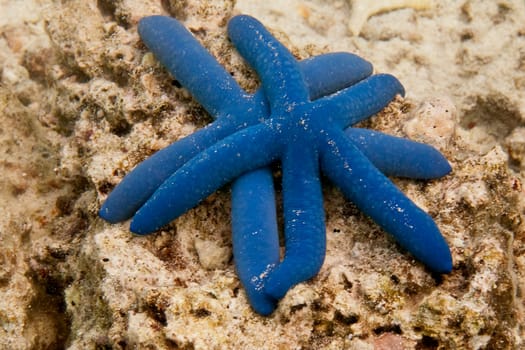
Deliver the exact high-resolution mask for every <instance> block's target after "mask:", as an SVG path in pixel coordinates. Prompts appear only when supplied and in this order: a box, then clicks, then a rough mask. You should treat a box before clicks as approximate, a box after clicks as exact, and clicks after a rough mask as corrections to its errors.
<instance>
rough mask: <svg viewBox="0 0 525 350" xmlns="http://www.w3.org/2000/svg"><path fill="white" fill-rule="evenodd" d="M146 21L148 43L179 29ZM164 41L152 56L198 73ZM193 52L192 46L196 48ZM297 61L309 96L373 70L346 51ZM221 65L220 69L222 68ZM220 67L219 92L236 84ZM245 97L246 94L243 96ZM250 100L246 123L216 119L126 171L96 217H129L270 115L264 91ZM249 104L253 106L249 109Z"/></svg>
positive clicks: (244, 112) (245, 108)
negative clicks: (191, 165) (211, 151)
mask: <svg viewBox="0 0 525 350" xmlns="http://www.w3.org/2000/svg"><path fill="white" fill-rule="evenodd" d="M165 19H166V20H168V23H171V22H177V21H175V20H173V19H170V18H165ZM144 21H145V22H141V23H142V27H143V33H144V34H143V35H145V36H147V37H148V41H151V42H153V43H156V40H159V38H158V37H157V36H155V35H154V34H155V33H156V35H158V36H160V38H161V39H162V38H164V37H173V36H176V35H177V34H178V32H179V31H180V28H179V25H176V24H175V25H168V26H167V27H163V26H161V27H160V28H157V29H156V30H155V31H153V30H151V29H150V28H149V27H150V26H154V25H155V24H158V23H157V18H155V19H154V21H151V22H150V21H146V20H144ZM160 22H161V24H162V23H164V18H163V20H162V21H160ZM164 32H165V33H164ZM159 33H160V34H162V35H160V34H159ZM183 34H184V35H183V37H184V36H188V35H190V34H189V33H184V32H183ZM190 36H191V35H190ZM193 41H194V42H192V41H191V40H190V38H186V44H187V45H190V46H191V45H200V44H199V43H198V42H197V41H196V40H195V39H194V40H193ZM168 43H169V45H167V43H166V42H165V43H164V44H163V45H160V44H151V48H152V50H153V52H154V53H155V55H156V56H157V55H158V56H159V57H160V58H161V59H162V60H163V63H164V60H166V63H165V64H167V65H168V69H169V70H170V72H171V73H172V74H173V75H175V74H177V72H179V71H180V70H182V68H180V69H179V66H189V67H190V70H191V71H192V72H193V74H194V75H199V74H200V73H201V72H200V71H198V69H200V68H201V67H200V65H198V66H193V64H194V61H195V60H194V59H192V58H191V57H190V58H188V57H185V58H184V59H183V60H182V59H178V60H171V58H172V56H170V55H168V53H171V52H173V51H174V49H173V47H172V46H171V45H173V44H174V43H173V42H171V41H170V42H168ZM177 47H178V46H177ZM193 51H196V50H195V49H194V50H193ZM203 51H204V49H203ZM206 53H207V52H206ZM201 54H202V55H204V57H207V55H206V54H205V53H203V52H201ZM299 65H300V67H301V69H302V71H303V72H304V75H305V77H306V83H307V85H308V88H309V91H310V93H311V94H312V96H323V95H326V94H329V93H331V92H333V91H337V90H338V89H341V88H344V87H346V86H350V85H352V84H354V83H355V82H358V81H360V80H362V79H364V78H366V77H367V76H368V75H370V74H371V73H372V66H371V64H370V63H368V62H367V61H365V60H363V59H362V58H360V57H358V56H356V55H352V54H349V53H333V54H326V55H320V56H317V57H314V58H310V59H307V60H304V61H301V62H299ZM220 68H221V69H222V67H220ZM221 69H219V68H217V67H215V68H214V72H215V74H216V75H217V76H216V77H215V79H214V80H211V81H210V82H209V83H210V86H211V84H216V86H217V89H218V90H220V88H221V86H225V85H230V86H234V84H236V83H235V82H232V81H230V80H231V75H230V74H229V73H228V72H226V71H225V70H224V69H222V70H221ZM323 69H324V71H323ZM185 74H186V73H185ZM185 74H183V75H182V76H181V77H179V79H181V80H182V82H183V84H186V80H187V79H188V77H187V76H186V75H185ZM332 78H334V79H332ZM189 85H190V87H189V89H190V92H191V93H194V91H193V89H194V88H195V84H189ZM233 90H235V89H233ZM248 99H249V98H248V97H247V100H248ZM253 100H254V101H253V103H248V102H245V103H241V104H240V105H239V106H237V107H238V108H239V112H238V113H237V114H238V115H240V116H242V117H244V118H246V119H247V120H246V121H241V120H240V117H234V116H230V115H227V116H222V117H219V118H218V119H217V120H216V121H215V122H213V123H212V124H209V125H208V126H207V127H205V128H203V129H200V130H198V131H196V132H195V133H193V134H191V135H188V136H187V137H185V138H182V139H180V140H179V141H177V142H174V143H172V144H171V145H170V146H168V147H166V148H164V149H162V150H160V151H158V152H156V153H155V154H154V155H152V156H151V157H149V158H147V159H146V160H144V161H143V162H141V163H140V164H139V165H137V166H136V167H135V168H134V169H133V171H131V172H130V173H129V174H127V175H126V177H125V178H124V179H123V180H122V181H121V182H120V184H119V185H118V186H117V187H116V188H115V189H114V190H113V191H112V192H111V194H110V195H109V196H108V198H107V199H106V201H105V202H104V204H103V205H102V208H101V209H100V211H99V215H100V216H101V217H102V218H103V219H104V220H106V221H108V222H111V223H116V222H120V221H124V220H127V219H129V218H130V217H132V216H133V215H134V214H135V212H136V211H137V210H138V209H139V208H140V207H141V206H142V205H143V204H144V203H145V202H146V200H147V199H148V198H149V197H150V196H151V195H152V194H153V192H155V190H156V189H157V188H158V187H159V186H160V185H161V184H162V183H163V182H164V181H165V180H166V179H167V178H168V177H169V176H170V175H171V174H173V173H174V172H175V171H176V170H177V169H178V168H180V167H181V166H182V165H183V164H184V163H186V162H187V161H188V160H190V159H191V158H193V157H194V156H195V155H196V154H198V153H199V152H200V151H202V150H204V149H206V148H207V147H209V146H211V145H213V144H214V143H215V142H217V141H218V140H220V139H222V138H224V137H226V136H228V135H230V134H232V133H234V132H235V130H237V129H238V128H239V125H244V124H245V123H246V122H249V123H248V124H251V123H253V122H254V121H255V120H257V116H260V115H267V114H268V106H267V102H266V100H265V96H264V93H263V91H262V89H260V90H259V91H258V92H257V93H256V94H255V95H254V97H253ZM202 102H203V105H204V106H214V104H215V103H217V102H218V101H217V100H216V99H215V97H213V96H212V100H210V101H208V100H206V98H205V101H202ZM223 104H229V102H228V101H227V100H225V101H223ZM253 105H255V106H257V107H256V108H251V107H252V106H253ZM241 107H242V108H241ZM208 108H210V109H211V110H212V111H213V110H219V109H220V108H219V106H216V107H208ZM250 110H251V111H252V113H251V114H250V113H248V111H250ZM250 119H251V121H250Z"/></svg>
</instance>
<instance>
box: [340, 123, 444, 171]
mask: <svg viewBox="0 0 525 350" xmlns="http://www.w3.org/2000/svg"><path fill="white" fill-rule="evenodd" d="M345 134H346V136H347V137H348V138H349V139H350V140H351V141H352V142H353V143H354V145H355V146H357V148H359V150H360V151H361V152H362V153H363V154H364V155H365V156H366V157H367V158H368V160H370V161H371V162H372V163H373V164H374V166H375V167H376V168H378V169H379V170H380V171H381V172H382V173H384V174H385V175H387V176H394V177H406V178H411V179H424V180H430V179H437V178H440V177H442V176H445V175H447V174H448V173H450V172H451V171H452V168H451V167H450V164H449V163H448V161H447V159H446V158H445V157H444V156H443V155H442V154H441V153H440V152H439V151H438V150H437V149H435V148H434V147H432V146H430V145H427V144H424V143H420V142H415V141H412V140H409V139H405V138H402V137H396V136H392V135H388V134H384V133H382V132H379V131H375V130H369V129H360V128H348V129H346V130H345Z"/></svg>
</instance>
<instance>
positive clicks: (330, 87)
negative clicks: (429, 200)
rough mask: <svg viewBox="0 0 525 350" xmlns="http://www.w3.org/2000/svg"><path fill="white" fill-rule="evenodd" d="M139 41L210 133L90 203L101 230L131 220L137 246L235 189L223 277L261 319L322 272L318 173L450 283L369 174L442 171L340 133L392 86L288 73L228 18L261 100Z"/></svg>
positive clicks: (164, 35) (409, 212) (145, 34)
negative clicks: (281, 228)
mask: <svg viewBox="0 0 525 350" xmlns="http://www.w3.org/2000/svg"><path fill="white" fill-rule="evenodd" d="M139 32H140V34H141V37H142V39H143V41H144V42H145V43H146V45H147V46H148V47H149V48H150V49H151V50H152V51H153V52H154V53H155V55H156V57H157V58H158V59H159V61H161V62H162V63H163V64H164V65H165V66H166V67H167V68H168V70H169V71H170V72H171V73H172V74H173V75H174V76H175V77H176V78H177V79H178V80H179V82H181V84H182V85H183V86H185V87H186V88H187V89H188V90H189V91H190V92H191V93H192V94H193V95H194V97H195V98H196V99H197V100H198V101H199V102H200V103H202V104H203V106H204V107H205V108H206V109H207V110H208V111H209V112H210V114H211V115H212V116H213V117H215V118H216V121H215V122H213V123H212V124H210V125H209V126H208V127H206V128H204V129H202V130H201V131H199V132H197V133H195V134H193V135H190V136H189V137H187V138H185V139H183V140H181V141H178V142H176V143H174V144H172V145H171V146H169V147H168V148H166V149H164V150H162V151H159V152H157V153H156V154H155V155H154V156H152V157H150V158H149V159H147V160H146V161H144V162H143V163H141V164H140V165H139V166H137V168H135V169H134V170H133V171H132V172H131V173H130V174H128V176H126V177H125V179H124V180H123V181H122V183H121V184H120V185H119V186H117V188H116V189H115V190H114V191H113V192H112V194H111V195H110V196H109V197H108V200H107V201H106V203H104V206H103V207H102V209H101V211H100V215H101V216H102V217H103V218H104V219H106V220H108V221H110V222H116V221H121V220H125V219H127V218H129V217H130V216H132V215H133V214H134V213H135V211H136V210H137V209H138V208H140V209H139V210H138V212H137V213H136V215H135V217H134V218H133V221H132V223H131V230H132V231H134V232H137V233H140V234H146V233H149V232H152V231H154V230H156V229H158V228H160V227H161V226H163V225H164V224H167V223H168V222H170V221H171V220H173V219H174V218H176V217H177V216H179V215H181V214H182V213H184V212H185V211H187V210H188V209H190V208H192V207H193V206H195V205H197V204H198V202H199V201H200V200H202V199H203V198H205V197H206V196H208V195H209V194H211V193H212V192H213V191H215V190H216V189H217V188H219V187H221V186H222V185H224V184H226V183H228V182H230V181H232V180H235V179H236V178H237V179H238V180H237V181H235V183H234V185H233V187H232V230H233V247H234V257H235V262H236V267H237V271H238V273H239V277H240V279H241V281H242V283H243V285H244V286H245V288H246V291H247V295H248V298H249V299H250V303H251V305H252V306H253V308H254V309H255V310H256V311H257V312H259V313H261V314H269V313H271V312H272V311H273V310H274V308H275V306H276V304H277V301H278V300H279V299H280V298H282V297H283V296H284V294H285V293H286V291H287V290H288V289H289V288H291V287H292V286H293V285H295V284H296V283H299V282H302V281H304V280H306V279H309V278H311V277H312V276H314V275H315V274H316V273H317V272H318V270H319V268H320V267H321V265H322V262H323V260H324V254H325V245H326V243H325V227H324V211H323V206H322V194H321V186H320V181H319V167H321V170H322V171H323V172H324V173H325V175H327V176H328V177H329V178H330V179H332V181H334V183H336V184H337V185H338V186H339V187H340V188H341V190H342V191H343V193H344V194H345V195H346V196H347V197H348V198H349V199H351V200H352V201H353V202H355V203H356V205H357V206H358V207H359V208H360V209H361V210H363V212H364V213H366V214H367V215H369V216H370V217H372V219H374V221H376V223H378V224H379V225H380V226H381V227H383V228H384V229H385V230H386V231H388V232H389V233H391V234H392V235H393V236H394V237H395V238H396V239H397V240H398V242H399V243H400V244H401V245H402V246H403V247H405V248H406V249H407V250H408V251H410V252H411V253H412V254H413V255H414V256H415V257H416V258H418V259H419V260H421V261H422V262H423V263H425V264H426V265H427V266H428V267H429V268H430V269H432V270H434V271H436V272H441V273H445V272H449V271H450V270H451V268H452V260H451V256H450V251H449V249H448V246H447V245H446V242H445V241H444V239H443V237H442V236H441V234H440V233H439V231H438V229H437V227H436V226H435V224H434V222H433V221H432V219H431V218H430V217H429V216H428V215H427V214H426V213H424V212H423V211H422V210H421V209H419V208H418V207H417V206H415V205H414V204H413V203H412V202H411V201H410V200H408V199H407V198H406V197H405V196H404V195H403V194H402V193H401V192H400V191H399V190H397V188H396V187H395V186H394V185H393V184H392V183H391V182H390V181H389V180H388V179H387V178H386V177H385V176H384V175H383V174H382V173H381V172H384V173H385V174H387V175H394V176H405V177H410V178H423V179H431V178H437V177H440V176H443V175H445V174H446V173H448V172H449V171H450V170H451V169H450V166H449V164H448V162H447V161H446V159H445V158H444V157H443V156H442V155H441V154H440V153H439V152H437V151H436V150H435V149H434V148H432V147H430V146H428V145H423V144H419V143H415V142H413V141H409V140H406V139H401V138H397V137H393V136H389V135H385V134H382V133H379V132H374V131H370V130H364V129H353V128H349V129H347V130H346V132H343V129H344V128H345V127H348V126H349V125H351V124H354V123H356V122H358V121H360V120H362V119H365V118H367V117H369V116H370V115H372V114H375V113H377V112H378V111H380V110H381V109H382V108H384V106H385V105H386V104H387V103H388V102H389V101H390V100H392V98H393V97H394V96H395V95H396V94H397V93H400V94H402V93H403V88H402V86H401V85H400V84H399V82H398V81H397V80H396V79H395V78H393V77H392V76H389V75H375V76H371V77H368V76H369V75H370V74H371V66H370V65H369V64H368V63H367V62H366V61H364V60H362V59H359V58H358V57H356V56H353V55H349V54H333V55H326V56H320V57H317V58H315V59H310V60H307V61H306V62H305V61H303V62H301V64H298V63H297V62H296V61H295V59H294V58H293V57H292V56H291V54H290V53H289V52H288V51H287V50H286V49H285V48H284V47H283V46H282V45H281V44H280V43H279V42H278V41H276V40H275V39H274V38H273V37H272V36H271V35H270V34H269V33H268V32H267V31H266V30H265V28H264V27H263V26H262V25H261V24H260V23H259V22H257V21H256V20H255V19H253V18H251V17H248V16H238V17H235V18H233V19H232V20H231V21H230V23H229V35H230V38H231V39H232V42H233V43H234V45H235V46H236V47H237V49H238V50H239V52H240V53H241V55H242V56H243V57H244V58H245V59H246V60H247V61H248V63H249V64H250V65H252V67H254V68H255V70H256V71H257V72H258V73H259V75H260V77H261V81H262V86H263V90H264V94H263V93H261V92H258V93H256V94H255V95H247V94H246V93H245V92H244V91H243V90H241V89H240V88H239V87H238V85H237V84H236V83H235V81H234V80H233V79H232V78H231V76H230V75H229V74H228V73H227V72H225V71H224V70H223V68H222V67H220V66H219V65H218V64H217V63H216V61H215V60H214V59H213V58H212V57H211V56H210V55H209V53H207V52H206V51H205V50H204V49H203V48H202V47H201V46H200V45H199V44H198V43H197V42H196V40H195V39H194V38H193V37H192V36H191V34H189V32H188V31H187V30H186V29H185V28H184V27H182V25H180V24H179V23H178V22H176V21H175V20H172V19H169V18H166V17H160V16H154V17H148V18H145V19H143V20H142V21H141V23H140V25H139ZM336 61H338V62H339V63H338V64H339V65H338V66H335V65H334V63H335V62H336ZM334 68H336V69H334ZM366 77H368V78H366ZM348 86H349V87H348ZM334 91H337V92H336V93H334V94H332V95H329V96H326V97H321V96H324V95H327V94H329V93H332V92H334ZM265 96H266V97H267V99H268V101H269V103H267V102H266V98H265ZM317 98H318V99H317ZM275 160H280V161H281V162H282V168H283V201H284V217H285V240H286V253H285V257H284V259H283V260H282V261H279V245H278V233H277V218H276V214H275V198H274V191H273V179H272V175H271V172H270V170H268V169H267V168H264V167H265V166H266V165H268V164H269V163H271V162H273V161H275ZM261 167H263V168H262V169H259V168H261ZM378 169H380V170H381V172H380V171H379V170H378ZM243 174H244V175H243ZM168 177H169V178H168ZM166 179H167V180H166ZM165 180H166V181H165ZM153 192H154V193H153ZM148 198H149V199H148ZM146 200H147V202H146ZM144 202H146V203H145V204H144Z"/></svg>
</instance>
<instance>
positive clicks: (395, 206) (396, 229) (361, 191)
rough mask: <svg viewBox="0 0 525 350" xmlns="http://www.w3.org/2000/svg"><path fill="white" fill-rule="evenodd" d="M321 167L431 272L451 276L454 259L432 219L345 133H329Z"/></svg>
mask: <svg viewBox="0 0 525 350" xmlns="http://www.w3.org/2000/svg"><path fill="white" fill-rule="evenodd" d="M320 158H321V166H322V169H323V172H324V174H325V175H327V176H328V177H329V178H330V180H332V181H333V182H334V183H335V184H336V185H337V186H338V187H339V188H340V189H341V191H342V192H343V193H344V195H345V196H346V197H347V198H348V199H349V200H351V201H352V202H353V203H354V204H355V205H357V207H358V208H359V209H360V210H361V211H362V212H363V213H365V214H366V215H368V216H369V217H371V218H372V220H374V221H375V222H376V223H377V224H378V225H379V226H381V227H382V228H383V229H384V230H385V231H386V232H388V233H390V234H391V235H392V236H394V238H395V239H396V240H397V241H398V242H399V244H400V245H401V246H402V247H404V248H405V249H406V250H408V251H409V252H410V253H412V255H413V256H414V257H416V258H417V259H418V260H419V261H421V262H422V263H424V264H425V265H426V266H427V267H428V268H430V269H431V270H433V271H435V272H438V273H448V272H450V271H451V270H452V257H451V255H450V250H449V248H448V245H447V243H446V242H445V239H444V238H443V236H442V235H441V233H440V232H439V229H438V228H437V226H436V224H435V223H434V221H433V220H432V218H431V217H430V216H429V215H428V214H427V213H425V212H424V211H423V210H421V209H420V208H419V207H418V206H416V205H415V204H414V203H413V202H412V201H410V199H408V198H407V197H406V196H405V195H404V194H403V193H402V192H401V191H399V190H398V189H397V188H396V187H395V186H394V185H393V184H392V183H391V182H390V180H388V178H387V177H385V176H384V175H383V174H381V172H379V171H378V170H377V169H376V168H375V167H374V166H373V165H372V163H370V161H369V160H368V159H367V158H366V157H365V156H364V155H363V154H362V153H361V152H360V151H359V149H358V148H357V147H356V146H355V145H354V144H353V143H352V142H350V141H349V140H348V139H347V138H346V137H345V136H344V134H343V133H342V132H341V131H336V130H330V131H329V132H327V143H326V147H325V149H323V150H322V153H321V157H320Z"/></svg>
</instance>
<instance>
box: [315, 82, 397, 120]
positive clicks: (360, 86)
mask: <svg viewBox="0 0 525 350" xmlns="http://www.w3.org/2000/svg"><path fill="white" fill-rule="evenodd" d="M398 94H399V95H404V94H405V90H404V88H403V86H402V85H401V83H400V82H399V80H397V79H396V78H395V77H394V76H392V75H389V74H376V75H372V76H371V77H368V78H366V79H364V80H362V81H360V82H359V83H357V84H355V85H353V86H350V87H347V88H345V89H343V90H340V91H338V92H336V93H334V94H332V95H329V96H326V97H323V98H320V99H318V100H316V101H314V102H313V104H314V106H315V107H313V108H315V109H316V110H317V113H319V114H321V115H326V116H328V117H329V118H330V119H331V121H332V122H333V123H335V124H336V125H338V126H339V127H341V128H346V127H348V126H350V125H352V124H355V123H357V122H359V121H361V120H364V119H366V118H368V117H370V116H372V115H374V114H376V113H378V112H380V111H381V110H382V109H383V108H385V107H386V106H387V105H388V104H389V103H390V101H392V100H393V99H394V98H395V97H396V95H398Z"/></svg>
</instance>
